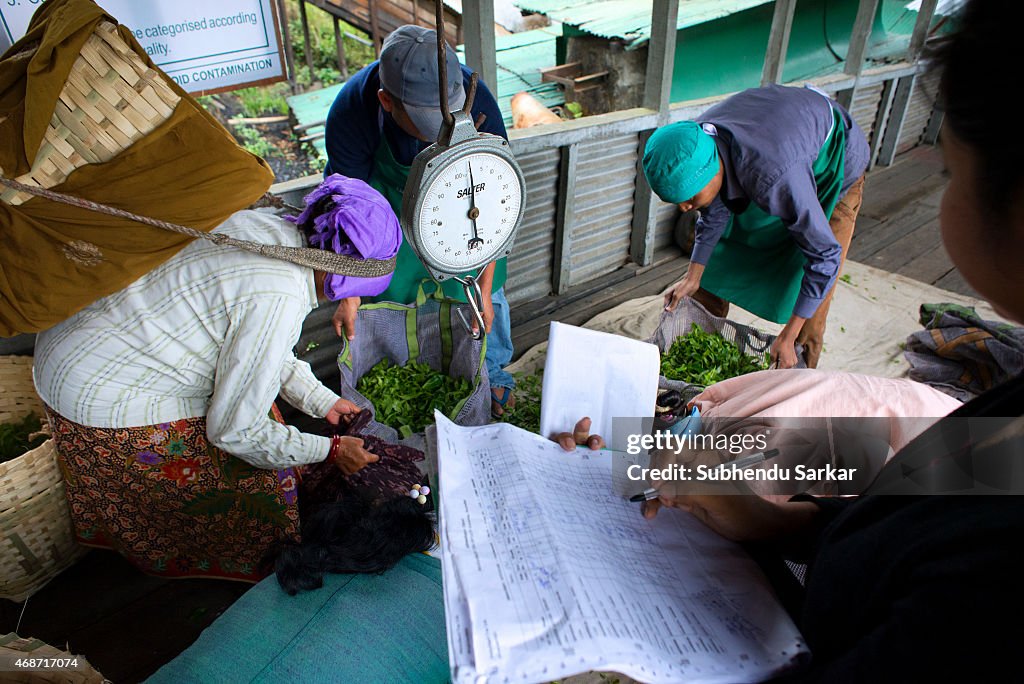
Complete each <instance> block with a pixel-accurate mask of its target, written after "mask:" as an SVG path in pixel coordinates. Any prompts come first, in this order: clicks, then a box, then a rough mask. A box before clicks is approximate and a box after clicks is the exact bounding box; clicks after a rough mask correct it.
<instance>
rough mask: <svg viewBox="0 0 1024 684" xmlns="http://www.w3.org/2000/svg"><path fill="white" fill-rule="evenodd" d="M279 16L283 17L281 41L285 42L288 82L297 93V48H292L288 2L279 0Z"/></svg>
mask: <svg viewBox="0 0 1024 684" xmlns="http://www.w3.org/2000/svg"><path fill="white" fill-rule="evenodd" d="M277 11H278V16H280V17H281V39H282V40H284V59H285V65H286V66H287V68H288V82H289V83H291V86H292V92H295V48H293V47H292V31H291V28H290V27H289V26H288V0H277Z"/></svg>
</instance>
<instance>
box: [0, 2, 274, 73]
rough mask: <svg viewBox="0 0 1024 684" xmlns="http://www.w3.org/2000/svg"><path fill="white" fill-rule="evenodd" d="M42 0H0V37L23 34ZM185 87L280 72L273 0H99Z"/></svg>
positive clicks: (6, 38) (9, 38) (13, 38)
mask: <svg viewBox="0 0 1024 684" xmlns="http://www.w3.org/2000/svg"><path fill="white" fill-rule="evenodd" d="M43 1H44V0H0V41H6V42H7V44H11V43H13V42H14V41H16V40H18V39H19V38H21V37H22V36H23V35H24V34H25V30H26V29H27V28H28V23H29V20H30V19H31V18H32V14H33V12H35V11H36V9H38V8H39V6H40V5H41V4H42V3H43ZM99 5H100V6H101V7H102V8H103V9H104V10H105V11H106V12H107V13H108V14H110V15H111V16H112V17H115V18H116V19H117V20H118V21H119V22H120V23H122V24H124V25H125V26H127V27H128V28H130V29H131V30H132V33H134V34H135V39H136V40H137V41H139V44H140V45H142V47H143V48H144V49H145V50H146V52H147V53H148V54H149V56H150V59H152V60H153V61H154V62H155V63H156V65H157V66H159V67H160V68H161V69H163V70H164V72H166V73H167V75H168V76H170V77H171V78H173V79H174V80H175V81H176V82H177V83H178V85H180V86H181V87H182V88H184V89H185V90H187V91H188V92H190V93H203V92H209V91H213V90H223V89H228V88H237V87H241V86H242V85H243V84H252V83H255V82H264V81H269V80H280V79H282V78H284V73H285V70H284V64H283V60H282V58H281V45H280V42H279V40H278V32H277V21H276V15H275V13H274V5H273V0H216V1H215V2H211V1H210V0H150V1H149V2H140V1H139V0H100V2H99Z"/></svg>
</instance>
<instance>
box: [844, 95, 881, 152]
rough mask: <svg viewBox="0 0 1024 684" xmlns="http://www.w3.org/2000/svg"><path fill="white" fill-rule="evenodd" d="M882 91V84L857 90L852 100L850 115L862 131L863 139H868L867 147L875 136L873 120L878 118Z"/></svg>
mask: <svg viewBox="0 0 1024 684" xmlns="http://www.w3.org/2000/svg"><path fill="white" fill-rule="evenodd" d="M883 89H884V84H882V83H878V84H876V85H872V86H866V87H864V88H859V89H858V90H857V92H856V93H855V95H854V98H853V107H851V111H850V114H851V115H853V120H854V121H856V122H857V125H858V126H860V128H861V130H862V131H864V137H865V138H867V139H868V144H869V145H870V144H871V143H872V137H873V136H874V134H875V120H876V119H877V118H878V107H879V106H880V105H881V104H882V91H883Z"/></svg>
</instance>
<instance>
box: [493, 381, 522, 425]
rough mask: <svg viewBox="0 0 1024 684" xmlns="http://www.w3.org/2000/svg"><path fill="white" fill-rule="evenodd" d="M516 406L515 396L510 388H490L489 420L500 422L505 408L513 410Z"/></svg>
mask: <svg viewBox="0 0 1024 684" xmlns="http://www.w3.org/2000/svg"><path fill="white" fill-rule="evenodd" d="M515 405H516V401H515V396H514V395H513V394H512V388H511V387H492V388H491V418H494V420H501V417H502V416H504V415H505V409H506V408H514V407H515Z"/></svg>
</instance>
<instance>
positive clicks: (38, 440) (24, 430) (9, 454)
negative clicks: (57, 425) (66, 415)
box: [0, 413, 49, 463]
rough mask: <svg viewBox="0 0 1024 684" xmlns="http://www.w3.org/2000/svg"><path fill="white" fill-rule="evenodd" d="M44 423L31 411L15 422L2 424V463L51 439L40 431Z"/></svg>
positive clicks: (0, 447)
mask: <svg viewBox="0 0 1024 684" xmlns="http://www.w3.org/2000/svg"><path fill="white" fill-rule="evenodd" d="M41 429H42V423H41V422H40V420H39V416H37V415H35V414H34V413H30V414H28V415H27V416H25V417H24V418H22V419H21V420H18V421H15V422H13V423H3V424H0V463H5V462H7V461H10V460H12V459H15V458H18V457H19V456H21V455H22V454H24V453H25V452H26V451H31V450H32V449H35V448H36V447H37V446H39V445H40V444H42V443H43V442H45V441H46V440H47V439H49V435H47V434H45V433H40V430H41Z"/></svg>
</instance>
